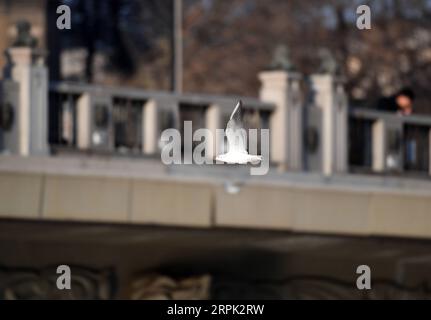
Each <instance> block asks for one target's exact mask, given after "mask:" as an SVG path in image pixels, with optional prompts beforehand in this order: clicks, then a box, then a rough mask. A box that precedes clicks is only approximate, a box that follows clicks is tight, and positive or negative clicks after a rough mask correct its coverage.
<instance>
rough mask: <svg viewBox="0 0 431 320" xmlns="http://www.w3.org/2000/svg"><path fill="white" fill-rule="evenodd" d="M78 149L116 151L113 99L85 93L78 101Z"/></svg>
mask: <svg viewBox="0 0 431 320" xmlns="http://www.w3.org/2000/svg"><path fill="white" fill-rule="evenodd" d="M76 114H77V116H76V117H77V124H76V127H77V146H78V149H82V150H87V149H96V150H105V151H112V150H113V149H114V137H113V116H112V99H111V97H110V96H109V95H104V94H102V95H96V94H94V93H93V92H85V93H83V94H82V95H81V96H80V97H79V98H78V101H77V111H76Z"/></svg>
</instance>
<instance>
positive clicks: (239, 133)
mask: <svg viewBox="0 0 431 320" xmlns="http://www.w3.org/2000/svg"><path fill="white" fill-rule="evenodd" d="M241 106H242V102H241V100H240V101H238V103H237V105H236V107H235V109H234V110H233V112H232V114H231V115H230V119H229V121H228V123H227V126H226V137H227V143H228V152H227V153H224V154H220V155H218V156H217V157H216V160H217V161H222V162H225V163H228V164H235V163H238V164H246V163H248V162H251V163H259V162H260V161H262V156H255V155H250V154H248V152H247V149H246V141H247V135H246V131H245V129H244V128H243V125H242V121H241Z"/></svg>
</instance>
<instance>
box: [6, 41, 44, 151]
mask: <svg viewBox="0 0 431 320" xmlns="http://www.w3.org/2000/svg"><path fill="white" fill-rule="evenodd" d="M7 54H8V56H9V59H10V62H9V63H10V65H9V66H8V68H7V69H9V70H10V75H9V76H10V78H11V80H13V81H15V82H17V83H18V85H19V105H18V110H17V114H18V118H17V119H16V121H17V126H18V148H17V150H18V154H20V155H23V156H28V155H30V154H39V155H40V154H46V153H48V132H47V131H48V129H47V128H48V114H47V110H48V72H47V69H46V67H45V65H44V56H43V55H42V54H41V53H40V52H38V51H37V50H36V49H32V48H29V47H12V48H9V49H8V50H7Z"/></svg>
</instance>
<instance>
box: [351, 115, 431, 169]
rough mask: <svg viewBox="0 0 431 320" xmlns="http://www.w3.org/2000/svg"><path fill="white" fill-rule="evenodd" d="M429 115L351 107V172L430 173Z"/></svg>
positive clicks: (430, 129)
mask: <svg viewBox="0 0 431 320" xmlns="http://www.w3.org/2000/svg"><path fill="white" fill-rule="evenodd" d="M430 132H431V117H430V116H425V115H410V116H402V115H399V114H397V113H389V112H381V111H376V110H371V109H358V108H355V109H352V110H351V111H350V117H349V141H350V144H349V165H350V168H351V170H352V171H353V172H358V171H359V172H364V171H368V172H377V173H388V172H390V173H411V174H421V175H429V174H430V172H431V164H430V143H431V140H430Z"/></svg>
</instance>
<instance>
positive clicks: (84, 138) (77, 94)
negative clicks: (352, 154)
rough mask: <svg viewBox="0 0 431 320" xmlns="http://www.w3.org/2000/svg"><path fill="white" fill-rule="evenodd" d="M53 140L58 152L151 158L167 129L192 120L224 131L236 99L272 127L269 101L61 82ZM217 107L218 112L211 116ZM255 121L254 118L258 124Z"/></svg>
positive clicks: (54, 87)
mask: <svg viewBox="0 0 431 320" xmlns="http://www.w3.org/2000/svg"><path fill="white" fill-rule="evenodd" d="M49 95H50V104H49V108H50V110H49V114H50V119H49V123H50V128H49V132H50V135H49V142H50V144H51V146H52V147H54V148H55V150H56V151H57V152H65V151H66V150H69V151H70V150H73V149H76V150H79V151H81V152H82V151H86V152H90V151H91V152H98V153H103V154H111V155H113V154H118V155H130V156H140V155H142V156H144V155H145V156H148V155H155V154H158V153H159V152H160V150H159V149H158V148H159V139H160V134H161V132H162V131H163V130H164V129H168V128H177V129H179V130H180V132H182V131H181V129H182V125H181V124H182V123H183V121H186V120H192V121H193V126H194V127H195V129H198V128H201V127H211V125H212V127H213V128H214V126H216V127H217V128H219V129H224V127H225V125H226V123H223V121H224V119H226V117H228V116H229V115H230V113H231V112H232V109H233V107H234V106H235V104H236V102H237V100H238V99H241V100H242V101H243V104H244V107H245V109H246V114H247V115H255V114H257V115H258V118H259V121H260V122H261V125H262V127H268V126H269V124H268V117H269V116H268V115H269V114H270V113H271V112H272V110H273V107H274V106H273V105H272V104H271V103H265V102H262V101H259V100H258V99H255V98H250V97H238V96H232V97H230V96H217V95H203V94H176V93H170V92H157V91H146V90H141V89H133V88H126V87H110V86H99V85H89V84H80V83H67V82H58V83H51V85H50V93H49ZM213 106H216V107H217V108H218V112H216V113H214V112H208V111H209V109H210V107H213ZM255 118H256V117H251V116H250V119H252V120H253V121H255V120H256V119H255Z"/></svg>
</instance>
